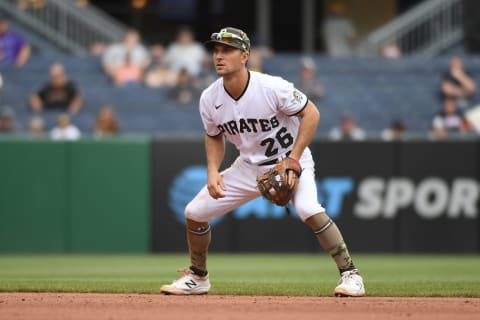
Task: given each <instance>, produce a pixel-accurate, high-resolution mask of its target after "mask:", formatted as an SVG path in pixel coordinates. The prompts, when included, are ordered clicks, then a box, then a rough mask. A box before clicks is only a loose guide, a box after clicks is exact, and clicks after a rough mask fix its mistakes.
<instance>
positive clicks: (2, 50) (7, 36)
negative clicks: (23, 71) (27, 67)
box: [0, 16, 31, 66]
mask: <svg viewBox="0 0 480 320" xmlns="http://www.w3.org/2000/svg"><path fill="white" fill-rule="evenodd" d="M30 53H31V47H30V45H29V44H28V43H27V42H26V41H25V39H24V38H23V36H22V35H21V34H19V33H17V32H15V31H12V30H10V28H9V24H8V20H7V19H6V18H5V17H2V16H0V63H1V64H15V65H17V66H23V65H24V64H25V63H26V62H27V60H28V58H29V57H30Z"/></svg>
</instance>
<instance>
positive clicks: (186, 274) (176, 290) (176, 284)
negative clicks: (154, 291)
mask: <svg viewBox="0 0 480 320" xmlns="http://www.w3.org/2000/svg"><path fill="white" fill-rule="evenodd" d="M178 271H180V272H182V275H181V276H180V277H179V278H178V279H177V280H174V281H173V282H172V284H165V285H163V286H162V287H161V288H160V292H161V293H163V294H176V295H192V294H207V293H208V290H210V281H209V279H208V274H207V275H205V276H204V277H200V276H197V275H195V274H194V273H193V272H192V270H190V269H180V270H178Z"/></svg>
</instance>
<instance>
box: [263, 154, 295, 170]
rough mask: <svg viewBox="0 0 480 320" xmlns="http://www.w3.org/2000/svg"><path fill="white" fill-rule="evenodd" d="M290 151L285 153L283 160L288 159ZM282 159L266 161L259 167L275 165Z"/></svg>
mask: <svg viewBox="0 0 480 320" xmlns="http://www.w3.org/2000/svg"><path fill="white" fill-rule="evenodd" d="M291 152H292V151H288V152H287V153H285V158H286V157H288V156H289V155H290V153H291ZM282 159H283V158H276V159H273V160H268V161H266V162H262V163H260V164H259V166H271V165H272V164H275V163H277V162H278V161H279V160H282Z"/></svg>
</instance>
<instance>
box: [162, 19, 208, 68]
mask: <svg viewBox="0 0 480 320" xmlns="http://www.w3.org/2000/svg"><path fill="white" fill-rule="evenodd" d="M205 58H206V52H205V49H204V47H203V45H201V44H200V43H199V42H197V41H195V37H194V34H193V31H192V30H191V29H190V28H188V27H185V26H183V27H181V28H180V30H179V31H178V34H177V37H176V40H175V41H174V42H173V43H171V44H170V45H169V46H168V48H167V52H166V53H165V62H166V63H167V65H168V67H169V68H170V70H171V71H173V72H175V73H180V71H181V70H182V69H185V70H187V72H188V73H189V74H190V75H191V76H192V77H196V76H198V74H199V73H200V70H201V69H202V63H203V60H204V59H205Z"/></svg>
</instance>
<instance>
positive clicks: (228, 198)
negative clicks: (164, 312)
mask: <svg viewBox="0 0 480 320" xmlns="http://www.w3.org/2000/svg"><path fill="white" fill-rule="evenodd" d="M207 44H208V45H211V46H213V62H214V65H215V70H216V72H217V74H218V75H219V76H220V77H219V79H217V81H215V82H214V83H213V84H212V85H210V87H208V88H207V89H205V91H204V92H203V93H202V96H201V98H200V115H201V118H202V121H203V124H204V127H205V131H206V135H205V149H206V156H207V170H208V181H207V185H206V186H205V187H204V188H203V189H202V190H201V191H200V192H199V193H198V194H197V195H196V196H195V198H194V199H193V200H192V201H191V202H190V203H189V204H188V205H187V207H186V209H185V216H186V221H187V239H188V247H189V253H190V268H188V269H183V270H181V272H182V275H181V276H180V277H179V278H178V279H177V280H175V281H173V283H172V284H169V285H164V286H162V287H161V289H160V291H161V292H162V293H165V294H178V295H191V294H206V293H207V292H208V291H209V289H210V280H209V274H208V271H207V253H208V247H209V244H210V240H211V230H210V225H209V224H208V222H209V221H210V220H212V219H213V218H215V217H218V216H221V215H224V214H226V213H227V212H230V211H232V210H234V209H235V208H237V207H238V206H240V205H242V204H244V203H246V202H248V201H250V200H252V199H254V198H256V197H259V196H260V195H263V196H265V197H266V198H267V199H269V200H271V201H272V202H275V203H277V204H279V205H285V204H286V203H287V202H289V203H291V205H292V206H293V207H294V209H295V212H296V213H297V214H298V215H299V216H300V218H301V219H302V221H303V222H304V223H305V224H307V225H308V226H310V228H311V229H312V230H313V232H314V233H315V236H316V237H317V239H318V241H319V243H320V245H321V247H322V248H323V249H324V250H325V251H327V252H328V253H329V254H330V256H331V257H332V258H333V260H334V261H335V263H336V265H337V267H338V270H339V272H340V281H339V283H338V285H337V287H336V288H335V290H334V294H335V295H337V296H358V297H359V296H363V295H365V288H364V285H363V280H362V277H361V276H360V274H359V272H358V270H357V269H356V267H355V265H354V264H353V261H352V259H351V257H350V254H349V252H348V249H347V246H346V244H345V242H344V241H343V237H342V235H341V233H340V231H339V229H338V228H337V226H336V225H335V223H334V222H333V221H332V220H331V219H330V218H329V217H328V215H327V214H326V213H325V209H324V208H323V207H322V206H321V205H320V204H319V203H318V201H317V188H316V183H315V172H314V166H315V164H314V161H313V158H312V155H311V152H310V149H309V148H308V144H309V143H310V141H311V140H312V138H313V136H314V135H315V132H316V130H317V126H318V123H319V120H320V112H319V111H318V109H317V107H316V106H315V105H314V104H313V103H312V102H311V101H309V100H308V98H307V97H306V96H305V95H304V94H303V93H302V92H300V91H298V90H297V89H296V88H295V87H294V86H293V84H292V83H290V82H288V81H285V80H284V79H282V78H279V77H273V76H269V75H265V74H260V73H257V72H253V71H249V70H248V69H247V67H246V64H247V61H248V58H249V52H250V40H249V39H248V37H247V35H246V34H245V33H244V32H243V31H241V30H239V29H236V28H231V27H227V28H224V29H222V30H220V32H218V33H213V34H212V36H211V39H210V41H208V42H207ZM225 137H226V138H227V139H229V141H230V142H232V143H233V144H234V145H235V146H236V148H237V149H238V150H239V152H240V155H239V157H238V158H237V159H236V160H235V161H234V163H233V164H232V165H231V166H230V167H229V168H228V169H226V170H225V171H223V172H219V168H220V165H221V163H222V161H223V158H224V155H225ZM277 175H281V176H283V177H282V178H281V179H278V178H277ZM274 181H281V183H274ZM284 185H286V186H287V187H286V188H283V186H284ZM279 195H282V196H279Z"/></svg>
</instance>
